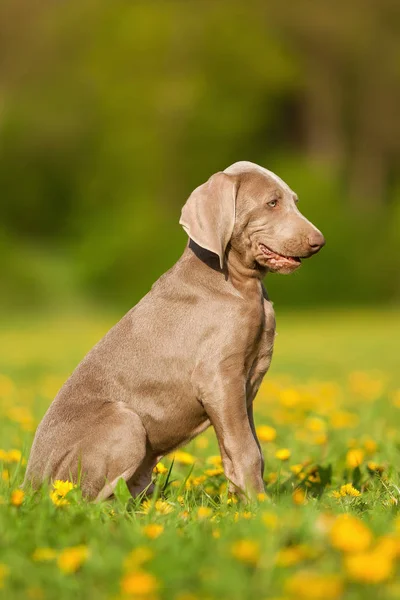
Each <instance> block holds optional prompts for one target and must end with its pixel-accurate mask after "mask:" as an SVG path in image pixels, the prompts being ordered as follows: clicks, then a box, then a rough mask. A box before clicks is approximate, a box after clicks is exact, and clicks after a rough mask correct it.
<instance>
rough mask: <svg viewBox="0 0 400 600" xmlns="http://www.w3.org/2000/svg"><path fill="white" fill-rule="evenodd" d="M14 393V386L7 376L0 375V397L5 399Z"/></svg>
mask: <svg viewBox="0 0 400 600" xmlns="http://www.w3.org/2000/svg"><path fill="white" fill-rule="evenodd" d="M14 391H15V384H14V382H13V380H12V379H10V378H9V377H7V375H3V374H0V396H1V397H4V398H5V397H7V396H11V394H12V393H13V392H14Z"/></svg>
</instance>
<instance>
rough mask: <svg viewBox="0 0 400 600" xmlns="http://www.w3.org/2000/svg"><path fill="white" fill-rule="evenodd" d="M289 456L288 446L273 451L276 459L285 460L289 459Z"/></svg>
mask: <svg viewBox="0 0 400 600" xmlns="http://www.w3.org/2000/svg"><path fill="white" fill-rule="evenodd" d="M290 456H291V452H290V450H289V449H288V448H280V449H279V450H277V451H276V452H275V457H276V458H277V459H278V460H282V461H286V460H289V458H290Z"/></svg>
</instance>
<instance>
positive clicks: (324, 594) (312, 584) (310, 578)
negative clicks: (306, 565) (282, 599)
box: [285, 571, 343, 600]
mask: <svg viewBox="0 0 400 600" xmlns="http://www.w3.org/2000/svg"><path fill="white" fill-rule="evenodd" d="M285 591H286V592H287V593H288V594H289V595H290V596H291V597H292V596H293V598H299V599H300V600H335V599H336V598H340V597H341V596H342V593H343V582H342V580H341V578H340V577H339V576H337V575H324V574H320V573H315V572H313V571H298V572H297V573H295V574H294V575H292V576H291V577H290V578H289V579H288V580H287V582H286V585H285Z"/></svg>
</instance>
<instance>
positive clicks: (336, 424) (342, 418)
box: [330, 410, 360, 429]
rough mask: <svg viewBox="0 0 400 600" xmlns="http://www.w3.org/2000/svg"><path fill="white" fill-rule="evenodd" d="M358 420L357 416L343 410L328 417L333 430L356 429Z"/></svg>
mask: <svg viewBox="0 0 400 600" xmlns="http://www.w3.org/2000/svg"><path fill="white" fill-rule="evenodd" d="M359 420H360V419H359V417H358V415H355V414H354V413H350V412H347V411H344V410H341V411H336V412H333V413H332V414H331V416H330V422H331V426H332V427H333V429H352V428H354V427H357V425H358V422H359Z"/></svg>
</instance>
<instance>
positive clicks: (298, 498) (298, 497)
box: [292, 488, 306, 505]
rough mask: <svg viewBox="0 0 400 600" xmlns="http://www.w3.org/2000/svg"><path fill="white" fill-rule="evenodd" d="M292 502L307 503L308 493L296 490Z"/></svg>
mask: <svg viewBox="0 0 400 600" xmlns="http://www.w3.org/2000/svg"><path fill="white" fill-rule="evenodd" d="M292 500H293V502H294V503H295V504H297V505H300V504H305V502H306V493H305V491H304V490H303V489H302V488H297V489H295V490H294V492H293V494H292Z"/></svg>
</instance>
